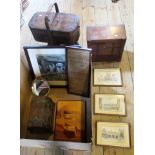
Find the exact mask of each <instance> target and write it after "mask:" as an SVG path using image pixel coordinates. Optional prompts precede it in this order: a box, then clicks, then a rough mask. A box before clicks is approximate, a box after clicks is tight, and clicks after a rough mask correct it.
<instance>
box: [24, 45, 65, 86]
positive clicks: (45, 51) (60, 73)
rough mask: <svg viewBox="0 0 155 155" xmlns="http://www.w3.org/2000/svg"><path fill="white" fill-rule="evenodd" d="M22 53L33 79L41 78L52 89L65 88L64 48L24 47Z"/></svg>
mask: <svg viewBox="0 0 155 155" xmlns="http://www.w3.org/2000/svg"><path fill="white" fill-rule="evenodd" d="M24 51H25V55H26V58H27V60H28V64H29V67H30V72H31V75H32V77H33V78H36V77H40V76H42V77H43V78H44V79H46V80H47V81H48V83H49V85H50V86H52V87H66V86H67V65H66V48H65V47H61V46H36V47H35V46H34V47H28V46H25V47H24Z"/></svg>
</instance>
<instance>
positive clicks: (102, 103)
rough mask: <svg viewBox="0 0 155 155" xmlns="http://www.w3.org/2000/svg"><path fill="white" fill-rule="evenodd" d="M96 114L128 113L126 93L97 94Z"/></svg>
mask: <svg viewBox="0 0 155 155" xmlns="http://www.w3.org/2000/svg"><path fill="white" fill-rule="evenodd" d="M94 104H95V108H94V109H95V114H108V115H122V116H125V115H126V108H125V95H122V94H95V103H94Z"/></svg>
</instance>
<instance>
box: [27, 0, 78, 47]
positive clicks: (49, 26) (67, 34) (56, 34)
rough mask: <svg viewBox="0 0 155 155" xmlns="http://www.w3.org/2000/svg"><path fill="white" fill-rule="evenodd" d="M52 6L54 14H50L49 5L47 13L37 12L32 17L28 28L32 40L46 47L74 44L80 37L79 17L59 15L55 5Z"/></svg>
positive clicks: (50, 8)
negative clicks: (44, 43)
mask: <svg viewBox="0 0 155 155" xmlns="http://www.w3.org/2000/svg"><path fill="white" fill-rule="evenodd" d="M54 6H55V10H56V13H54V12H51V10H52V7H53V5H51V6H50V7H49V9H48V11H47V12H37V13H35V14H34V15H33V16H32V18H31V20H30V22H29V28H30V30H31V32H32V34H33V37H34V39H35V40H36V41H40V42H47V43H48V45H60V44H64V45H73V44H76V43H77V41H78V39H79V36H80V26H79V17H78V16H76V15H74V14H66V13H60V12H59V9H58V6H57V3H54Z"/></svg>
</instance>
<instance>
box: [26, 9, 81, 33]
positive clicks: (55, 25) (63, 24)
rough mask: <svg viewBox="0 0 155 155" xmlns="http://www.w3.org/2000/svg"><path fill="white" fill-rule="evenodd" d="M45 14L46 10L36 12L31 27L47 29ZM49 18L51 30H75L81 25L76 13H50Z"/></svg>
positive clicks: (30, 23)
mask: <svg viewBox="0 0 155 155" xmlns="http://www.w3.org/2000/svg"><path fill="white" fill-rule="evenodd" d="M45 15H46V12H37V13H35V14H34V15H33V16H32V18H31V20H30V22H29V27H30V28H35V29H42V30H46V27H45ZM48 18H49V20H50V21H49V27H50V30H51V31H61V32H73V31H75V30H76V29H77V27H78V26H79V17H78V16H76V15H74V14H65V13H50V14H48ZM53 19H54V20H53Z"/></svg>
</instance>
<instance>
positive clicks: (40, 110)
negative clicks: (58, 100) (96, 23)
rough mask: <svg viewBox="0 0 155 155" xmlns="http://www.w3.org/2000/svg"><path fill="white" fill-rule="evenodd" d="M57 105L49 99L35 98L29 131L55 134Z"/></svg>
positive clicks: (33, 98) (33, 99) (31, 108)
mask: <svg viewBox="0 0 155 155" xmlns="http://www.w3.org/2000/svg"><path fill="white" fill-rule="evenodd" d="M54 108H55V104H54V103H53V102H52V100H51V99H50V98H49V97H46V96H41V97H40V96H33V97H32V100H31V107H30V113H29V121H28V129H29V130H30V131H31V132H51V133H52V132H53V124H54V111H55V109H54Z"/></svg>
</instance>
